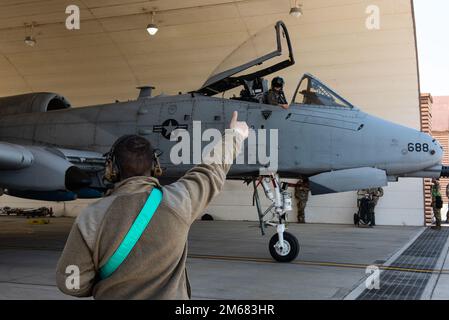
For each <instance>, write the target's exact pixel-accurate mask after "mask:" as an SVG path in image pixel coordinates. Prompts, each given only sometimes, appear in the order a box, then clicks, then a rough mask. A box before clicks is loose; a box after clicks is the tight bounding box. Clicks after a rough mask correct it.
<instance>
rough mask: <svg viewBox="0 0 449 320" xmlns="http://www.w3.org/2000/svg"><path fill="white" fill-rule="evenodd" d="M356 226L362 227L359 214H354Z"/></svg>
mask: <svg viewBox="0 0 449 320" xmlns="http://www.w3.org/2000/svg"><path fill="white" fill-rule="evenodd" d="M354 225H355V226H358V225H360V218H359V215H358V214H357V213H354Z"/></svg>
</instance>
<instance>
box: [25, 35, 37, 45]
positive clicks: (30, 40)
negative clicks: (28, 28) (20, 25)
mask: <svg viewBox="0 0 449 320" xmlns="http://www.w3.org/2000/svg"><path fill="white" fill-rule="evenodd" d="M24 42H25V44H26V45H27V46H30V47H34V46H35V45H36V43H37V41H36V39H35V38H34V37H33V36H26V37H25V40H24Z"/></svg>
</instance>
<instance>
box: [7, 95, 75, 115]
mask: <svg viewBox="0 0 449 320" xmlns="http://www.w3.org/2000/svg"><path fill="white" fill-rule="evenodd" d="M70 107H71V105H70V102H69V101H68V100H67V99H66V98H64V97H63V96H60V95H58V94H56V93H51V92H37V93H27V94H21V95H18V96H10V97H3V98H0V116H5V115H12V114H21V113H33V112H47V111H54V110H62V109H67V108H70Z"/></svg>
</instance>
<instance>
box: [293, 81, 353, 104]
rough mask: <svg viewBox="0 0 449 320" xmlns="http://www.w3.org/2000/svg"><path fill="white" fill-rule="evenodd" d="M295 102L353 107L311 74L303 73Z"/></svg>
mask: <svg viewBox="0 0 449 320" xmlns="http://www.w3.org/2000/svg"><path fill="white" fill-rule="evenodd" d="M293 101H294V102H295V103H299V104H308V105H321V106H330V107H342V108H353V107H354V106H353V105H352V104H350V103H349V102H348V101H346V100H345V99H343V98H342V97H341V96H339V95H338V94H337V93H335V92H334V91H333V90H331V89H330V88H328V87H327V86H325V85H324V84H323V83H322V82H320V81H319V80H318V79H316V78H314V77H313V76H311V75H305V76H304V77H303V78H302V80H301V82H300V83H299V86H298V89H297V90H296V95H295V97H294V98H293Z"/></svg>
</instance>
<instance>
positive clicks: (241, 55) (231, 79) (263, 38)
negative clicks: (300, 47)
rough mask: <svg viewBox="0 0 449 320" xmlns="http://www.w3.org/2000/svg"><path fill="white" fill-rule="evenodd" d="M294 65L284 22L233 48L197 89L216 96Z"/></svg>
mask: <svg viewBox="0 0 449 320" xmlns="http://www.w3.org/2000/svg"><path fill="white" fill-rule="evenodd" d="M293 64H294V59H293V54H292V50H291V43H290V38H289V36H288V31H287V28H286V27H285V25H284V23H283V22H281V21H280V22H278V23H277V24H276V25H275V26H274V27H273V26H270V27H267V28H265V29H263V30H261V31H259V32H258V33H256V34H255V35H253V36H252V37H251V38H249V39H248V40H247V41H245V42H244V43H243V44H242V45H240V46H239V47H238V48H237V49H236V50H234V51H233V52H232V53H231V54H230V55H229V56H228V57H227V58H226V59H224V60H223V62H222V63H220V65H219V66H218V67H217V68H216V69H215V70H214V72H212V74H211V76H210V77H209V79H208V80H207V81H206V82H205V83H204V85H203V87H202V88H201V89H200V90H198V92H201V93H204V94H206V95H215V94H218V93H221V92H224V91H226V90H230V89H233V88H236V87H238V86H240V85H243V83H244V81H251V80H254V79H256V78H261V77H264V76H266V75H269V74H271V73H274V72H276V71H279V70H281V69H284V68H286V67H288V66H291V65H293Z"/></svg>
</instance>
